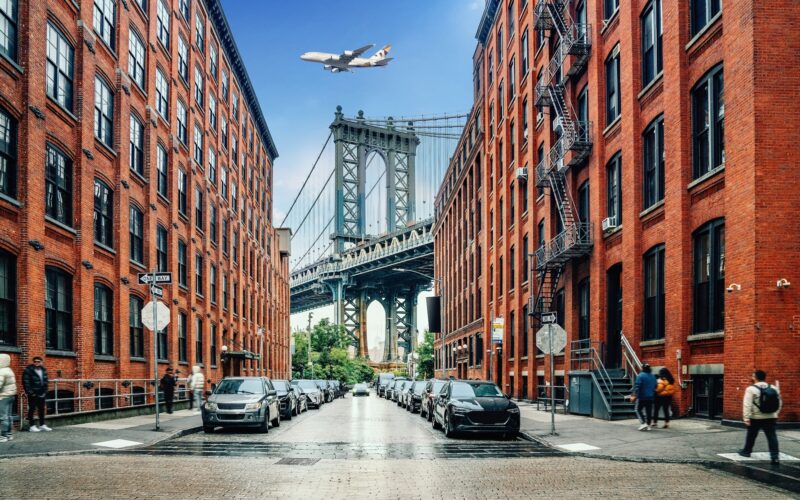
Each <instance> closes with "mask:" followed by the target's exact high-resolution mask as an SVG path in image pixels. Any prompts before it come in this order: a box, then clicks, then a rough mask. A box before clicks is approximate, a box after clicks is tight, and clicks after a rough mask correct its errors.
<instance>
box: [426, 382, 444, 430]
mask: <svg viewBox="0 0 800 500" xmlns="http://www.w3.org/2000/svg"><path fill="white" fill-rule="evenodd" d="M446 383H447V380H440V379H435V378H432V379H430V380H428V382H427V383H426V384H425V399H423V400H422V406H421V407H420V409H419V416H420V417H424V418H426V419H428V422H431V421H432V420H433V405H434V404H436V398H437V397H438V396H439V392H441V390H442V387H444V384H446Z"/></svg>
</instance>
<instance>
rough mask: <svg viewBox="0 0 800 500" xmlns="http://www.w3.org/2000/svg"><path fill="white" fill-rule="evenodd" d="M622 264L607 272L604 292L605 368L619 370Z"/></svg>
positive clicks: (620, 361) (620, 358)
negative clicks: (606, 306)
mask: <svg viewBox="0 0 800 500" xmlns="http://www.w3.org/2000/svg"><path fill="white" fill-rule="evenodd" d="M621 279H622V264H617V265H615V266H613V267H612V268H611V269H609V270H608V274H607V277H606V290H607V295H608V311H607V315H606V316H607V329H606V352H605V364H606V368H619V367H620V365H621V363H622V352H621V349H622V282H621Z"/></svg>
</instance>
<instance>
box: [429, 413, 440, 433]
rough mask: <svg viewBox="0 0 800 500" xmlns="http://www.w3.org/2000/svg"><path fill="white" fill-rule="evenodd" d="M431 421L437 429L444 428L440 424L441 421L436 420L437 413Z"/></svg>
mask: <svg viewBox="0 0 800 500" xmlns="http://www.w3.org/2000/svg"><path fill="white" fill-rule="evenodd" d="M431 423H432V424H433V428H434V429H436V430H437V431H438V430H439V429H441V428H442V426H441V425H439V422H437V421H436V415H434V416H433V418H432V419H431Z"/></svg>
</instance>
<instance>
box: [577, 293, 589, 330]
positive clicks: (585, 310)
mask: <svg viewBox="0 0 800 500" xmlns="http://www.w3.org/2000/svg"><path fill="white" fill-rule="evenodd" d="M588 338H589V278H586V279H584V280H583V281H581V282H580V283H578V339H579V340H585V339H588Z"/></svg>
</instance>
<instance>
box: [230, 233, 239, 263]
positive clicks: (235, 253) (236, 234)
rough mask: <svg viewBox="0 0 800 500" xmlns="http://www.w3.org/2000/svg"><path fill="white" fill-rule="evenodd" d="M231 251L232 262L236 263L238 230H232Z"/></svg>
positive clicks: (237, 258) (237, 256) (237, 257)
mask: <svg viewBox="0 0 800 500" xmlns="http://www.w3.org/2000/svg"><path fill="white" fill-rule="evenodd" d="M231 248H232V253H231V256H232V257H233V259H232V260H233V262H234V263H236V262H237V261H238V260H239V231H236V230H234V231H233V241H232V243H231Z"/></svg>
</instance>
